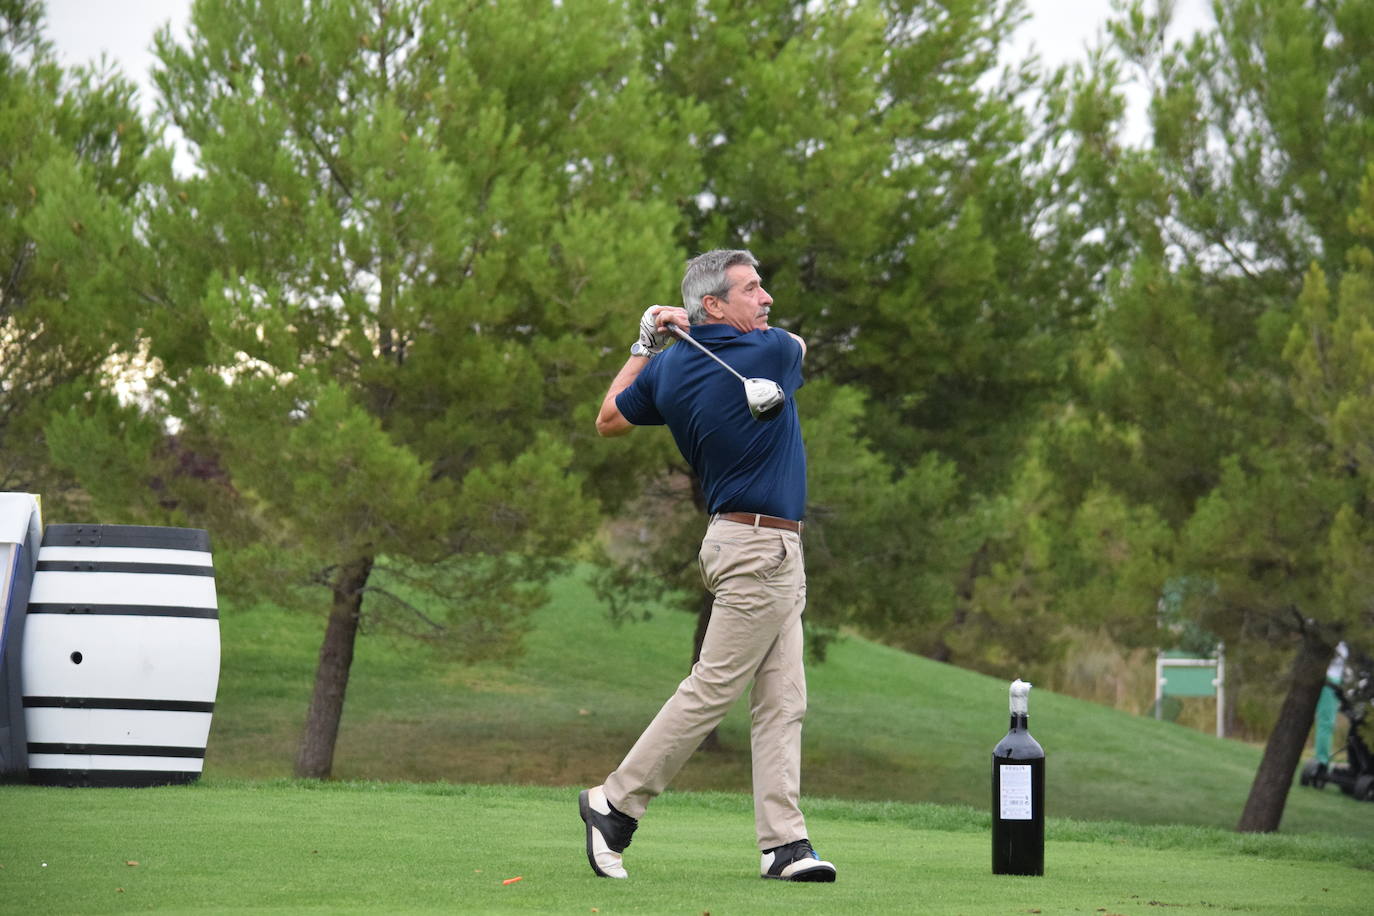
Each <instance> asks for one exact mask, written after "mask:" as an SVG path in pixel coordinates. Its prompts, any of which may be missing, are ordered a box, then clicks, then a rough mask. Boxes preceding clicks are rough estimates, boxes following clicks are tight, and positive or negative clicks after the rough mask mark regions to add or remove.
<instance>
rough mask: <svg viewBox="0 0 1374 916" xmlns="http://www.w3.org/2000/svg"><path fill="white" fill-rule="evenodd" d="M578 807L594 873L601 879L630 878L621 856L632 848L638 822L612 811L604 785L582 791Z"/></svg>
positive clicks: (589, 860)
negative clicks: (585, 832) (584, 827)
mask: <svg viewBox="0 0 1374 916" xmlns="http://www.w3.org/2000/svg"><path fill="white" fill-rule="evenodd" d="M577 807H578V810H579V811H580V812H581V813H582V821H583V822H584V823H585V824H586V825H587V862H588V863H590V864H591V866H592V871H594V872H596V873H597V875H599V876H600V877H602V878H628V877H629V874H628V873H626V871H625V866H624V864H622V863H621V860H620V854H621V853H622V852H624V851H625V847H627V846H629V845H630V837H631V836H632V835H633V834H634V832H635V828H636V827H638V826H639V821H637V820H635V819H634V818H632V817H630V816H629V815H628V814H621V813H620V812H619V811H617V810H615V809H614V808H612V807H611V803H610V802H608V801H607V800H606V790H605V788H604V787H603V786H597V787H596V788H594V789H583V790H582V794H581V795H579V796H578V797H577Z"/></svg>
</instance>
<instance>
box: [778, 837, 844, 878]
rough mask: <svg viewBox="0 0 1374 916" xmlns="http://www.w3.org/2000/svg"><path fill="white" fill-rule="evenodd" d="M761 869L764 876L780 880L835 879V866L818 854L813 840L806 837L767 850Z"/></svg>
mask: <svg viewBox="0 0 1374 916" xmlns="http://www.w3.org/2000/svg"><path fill="white" fill-rule="evenodd" d="M759 871H760V872H761V873H762V877H764V878H777V879H778V880H779V881H834V880H835V866H834V865H831V864H830V863H829V862H827V861H825V860H824V859H822V858H821V857H820V856H818V855H816V850H814V849H812V848H811V841H810V840H808V839H806V838H805V837H803V838H802V839H800V840H797V841H796V842H795V843H788V844H787V845H786V846H778V847H776V848H774V849H768V850H765V851H764V853H763V862H762V864H760V865H759Z"/></svg>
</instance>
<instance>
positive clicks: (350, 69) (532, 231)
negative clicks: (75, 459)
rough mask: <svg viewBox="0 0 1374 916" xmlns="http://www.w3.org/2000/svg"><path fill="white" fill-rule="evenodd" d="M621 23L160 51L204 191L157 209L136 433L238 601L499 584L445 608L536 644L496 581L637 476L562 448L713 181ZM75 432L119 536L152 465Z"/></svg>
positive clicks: (428, 20) (318, 14) (600, 455)
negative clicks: (150, 365)
mask: <svg viewBox="0 0 1374 916" xmlns="http://www.w3.org/2000/svg"><path fill="white" fill-rule="evenodd" d="M535 6H538V14H537V15H535V9H534V7H535ZM625 16H626V14H625V11H624V10H623V9H620V8H618V7H617V6H615V5H613V4H606V3H588V2H574V3H566V4H560V5H558V6H556V7H552V8H548V7H546V5H542V4H525V5H524V6H523V7H522V6H521V5H519V4H509V3H501V4H496V3H483V4H475V5H474V4H460V3H424V4H422V3H396V4H390V5H388V6H386V7H378V8H369V7H365V6H361V5H358V4H353V3H322V4H305V3H296V4H280V3H259V2H255V0H242V2H235V3H216V4H197V6H196V7H195V10H194V13H193V16H192V22H191V28H190V30H189V37H188V40H187V42H186V43H185V44H177V43H176V42H175V41H174V40H173V38H172V36H171V35H170V33H163V34H162V35H160V36H159V38H158V53H159V56H160V58H161V61H162V66H161V68H160V69H159V70H158V71H157V72H156V73H155V80H156V82H157V84H158V87H159V90H160V93H161V97H160V99H159V103H158V104H159V108H160V113H161V114H162V115H164V116H165V117H167V118H168V119H169V120H171V121H172V122H174V123H175V124H176V125H177V126H178V127H179V128H180V130H181V131H182V133H183V134H184V136H185V139H186V142H187V143H188V144H189V145H190V148H191V150H192V154H193V158H194V161H195V165H196V168H195V171H194V172H193V173H191V174H187V175H177V174H173V173H172V172H171V171H170V168H169V167H168V166H169V163H168V161H167V160H166V159H159V160H156V161H155V162H154V164H153V166H152V169H153V171H154V173H155V177H156V185H155V186H154V187H152V188H150V189H149V190H148V192H147V193H146V195H145V196H144V197H143V198H142V199H141V200H140V201H139V204H140V205H141V208H140V215H139V219H140V220H141V221H142V224H143V225H144V226H145V231H144V232H143V238H144V241H145V244H144V245H142V246H140V249H139V250H138V251H137V252H136V253H135V256H134V257H133V258H132V259H131V261H132V263H133V264H134V265H135V267H136V273H135V275H134V276H133V278H132V284H133V285H134V287H135V291H136V297H137V301H141V302H143V303H146V306H147V307H146V308H145V309H144V310H143V311H142V312H141V313H140V314H139V315H138V316H137V321H138V325H139V326H140V327H141V328H142V330H143V334H144V344H145V346H146V347H147V352H148V354H149V355H150V357H151V358H152V359H155V360H157V361H158V365H159V366H160V367H161V372H160V373H159V374H158V375H157V376H156V378H155V379H154V380H153V387H154V391H153V397H152V398H151V399H150V401H149V402H148V403H147V404H144V405H142V409H143V410H144V411H146V412H147V415H148V416H150V417H155V418H156V422H158V423H161V424H163V425H165V426H167V427H168V428H171V429H174V430H175V431H176V440H175V448H174V449H172V451H174V452H176V454H177V455H179V456H181V457H182V458H186V457H187V456H195V458H196V459H197V460H196V461H192V462H190V463H191V464H192V465H193V467H192V468H191V469H190V470H189V471H188V469H187V468H186V467H185V465H186V463H187V462H186V461H182V462H180V463H177V462H173V463H172V466H171V467H170V468H169V469H167V471H168V472H167V474H166V475H165V477H166V479H164V480H162V482H161V489H162V493H161V496H162V499H161V500H160V505H162V506H163V508H164V517H165V518H167V519H168V520H171V519H182V520H184V519H191V520H192V521H197V520H198V521H199V522H200V523H202V524H206V525H207V526H212V527H214V528H215V530H216V532H217V534H218V535H219V540H218V542H217V543H218V546H219V547H220V548H221V549H222V550H224V551H225V552H226V553H228V554H232V556H229V557H227V559H226V562H227V563H229V564H230V567H231V568H232V569H234V570H235V571H236V572H237V573H239V574H241V575H244V576H247V581H245V582H240V583H238V587H240V588H245V589H247V588H251V587H263V588H273V589H282V588H287V587H290V586H292V585H294V586H300V585H310V584H312V583H313V584H319V585H325V584H328V583H330V582H331V581H332V577H333V575H334V572H333V571H335V570H337V569H340V568H342V566H343V565H344V564H346V563H349V562H351V561H353V560H354V559H355V558H359V557H373V556H378V555H385V556H387V557H391V558H393V559H394V561H395V562H397V563H420V564H422V563H440V564H441V565H442V564H443V563H445V562H448V560H447V558H453V557H457V558H461V557H479V556H480V557H489V558H491V559H490V560H489V561H488V562H487V563H486V564H485V566H484V572H483V573H482V576H481V577H479V578H478V579H477V580H471V581H470V582H469V585H470V586H471V588H473V589H475V590H474V591H470V592H468V593H467V594H466V595H465V596H462V595H454V594H453V591H452V589H451V588H446V589H445V590H444V592H443V593H444V594H447V595H449V596H450V597H452V598H453V599H454V600H455V601H469V602H471V606H470V608H469V610H471V611H472V612H473V613H474V614H477V615H478V616H481V615H483V614H485V615H487V616H491V615H496V614H498V611H499V607H500V602H499V601H497V600H495V597H494V596H499V595H507V596H511V597H512V599H513V600H512V601H511V604H510V606H509V611H510V614H511V616H512V620H513V621H514V620H516V619H517V618H518V617H519V616H520V614H521V610H520V608H522V607H523V606H524V605H525V604H526V603H527V602H524V601H523V600H514V596H515V595H516V594H517V592H518V590H519V586H518V584H517V581H516V578H515V577H520V576H527V575H533V574H534V573H536V572H537V571H538V570H539V569H540V568H541V567H540V566H539V565H537V564H524V565H520V566H518V567H512V566H510V565H508V564H506V563H504V562H503V561H502V560H501V559H500V558H501V557H504V556H506V555H508V554H511V553H516V554H522V555H526V556H529V557H531V558H539V557H544V556H556V555H558V554H561V553H562V552H564V551H566V550H567V549H568V548H569V546H570V545H571V544H572V543H573V542H574V541H575V540H577V539H579V538H581V537H582V536H584V535H585V533H586V531H587V530H588V528H589V527H590V525H591V524H592V522H593V520H594V518H595V514H596V497H597V492H596V490H595V489H593V488H592V487H589V485H588V481H591V483H593V484H598V483H602V482H604V481H606V480H608V479H611V478H613V477H615V476H616V475H617V474H618V473H619V472H618V471H616V470H615V469H616V468H619V467H623V464H620V463H618V462H617V460H616V458H615V457H614V456H613V455H612V453H610V452H609V451H598V450H590V451H589V450H585V449H574V448H572V447H570V445H569V443H571V442H575V441H576V440H577V439H578V438H586V437H585V436H580V435H579V427H582V425H583V424H584V423H585V427H583V428H586V429H587V431H588V433H589V432H590V422H587V420H588V418H587V417H586V415H585V412H584V411H582V410H581V409H580V408H581V405H583V404H586V403H588V402H590V401H592V400H593V398H595V397H597V396H599V393H600V391H601V390H602V389H603V388H604V384H605V383H604V380H603V379H602V378H600V377H598V372H599V371H600V362H601V358H602V354H603V352H604V349H603V348H606V347H609V346H611V345H613V344H614V345H617V346H618V345H619V344H620V343H621V340H620V337H619V336H618V335H617V334H616V333H615V328H614V327H611V326H608V324H607V322H605V321H603V315H604V314H606V313H607V311H610V312H611V313H614V312H616V311H624V312H626V313H629V312H630V311H631V310H634V311H636V312H637V311H638V310H639V309H640V308H642V305H641V304H642V303H643V302H645V301H646V300H651V299H652V297H653V295H654V294H655V292H656V291H657V290H658V289H660V288H662V286H663V285H664V284H665V281H666V279H667V278H669V277H670V276H671V273H672V270H671V267H669V266H667V265H670V264H671V263H672V262H674V261H676V260H677V259H678V255H677V252H676V250H675V248H674V247H673V241H672V239H673V235H674V226H675V222H676V220H677V216H676V213H675V209H674V203H673V202H674V200H675V198H676V197H677V196H680V195H681V194H684V193H686V192H687V190H688V189H689V188H690V187H691V186H692V184H693V182H694V180H695V176H696V174H697V167H696V164H695V162H694V160H693V158H692V156H691V155H690V154H689V153H688V151H687V149H686V146H685V144H683V143H681V142H679V140H680V138H681V137H683V136H686V134H687V133H688V132H690V131H692V130H693V129H694V128H695V126H696V124H697V121H698V118H697V116H696V115H695V113H694V109H693V106H692V105H690V104H688V103H681V104H676V105H670V106H669V107H671V108H673V109H674V110H675V111H676V112H677V113H678V114H679V115H680V118H679V121H678V127H677V128H676V129H677V130H680V131H681V133H680V134H676V133H674V130H673V129H664V125H663V124H660V123H659V122H658V117H659V114H660V113H661V112H662V111H663V104H662V100H661V99H660V98H659V97H658V95H657V94H656V92H655V91H654V89H653V87H652V85H651V84H650V83H649V82H647V81H646V80H645V79H644V77H643V76H642V75H641V74H640V73H639V72H638V70H637V69H636V52H637V49H636V45H635V40H636V36H635V35H634V33H633V31H632V30H628V29H626V28H625V26H626V25H627V21H626V19H625ZM550 87H559V88H558V89H557V91H549V89H550ZM651 126H652V128H653V129H650V128H651ZM632 265H633V266H632ZM127 285H129V284H128V283H126V286H127ZM107 413H110V412H108V411H107ZM119 422H127V418H125V419H124V420H121V421H119ZM83 424H84V426H85V427H86V428H87V429H86V432H85V433H84V435H85V436H86V437H87V438H95V432H94V431H93V430H92V429H90V427H95V426H100V425H102V424H103V428H104V430H105V435H104V441H105V443H106V445H107V446H108V448H107V449H106V452H105V454H107V455H110V456H114V455H116V454H122V455H123V456H124V457H125V458H126V459H127V460H126V462H125V467H124V468H122V469H119V470H118V473H116V474H115V475H114V477H113V478H112V480H118V481H119V485H118V486H108V487H103V486H102V485H100V484H99V483H98V482H91V483H90V487H89V488H90V490H91V492H92V495H93V496H94V497H95V499H96V504H97V507H98V508H99V509H101V510H102V511H105V512H112V513H118V512H124V511H127V509H128V507H129V504H130V503H132V502H135V501H136V500H135V499H134V498H133V497H135V496H136V494H137V491H138V487H137V485H136V480H137V478H138V477H139V475H140V474H142V475H144V476H145V477H146V476H147V475H149V474H150V471H151V470H152V469H153V468H154V467H155V465H154V464H150V463H149V461H148V460H147V457H148V455H149V453H150V449H148V448H146V447H145V448H143V449H142V451H141V452H139V454H134V453H133V449H132V445H131V446H130V447H129V448H126V449H124V450H123V452H122V453H120V452H119V450H118V449H116V448H115V445H116V443H117V442H118V441H119V436H120V433H119V429H118V427H117V425H116V422H115V420H114V419H113V417H112V416H106V415H105V414H101V413H97V412H90V413H89V415H88V416H87V417H86V418H85V419H84V420H82V421H81V424H78V423H77V422H76V421H71V422H70V423H68V427H71V429H70V430H69V431H68V432H67V433H66V434H67V435H68V436H69V438H74V437H76V427H77V426H78V425H83ZM55 428H56V427H55ZM64 429H65V427H64ZM139 441H142V440H139ZM144 445H145V446H146V443H144ZM74 470H78V469H76V468H74ZM84 479H85V477H83V480H84ZM121 493H123V494H124V495H123V497H122V498H121ZM608 495H610V496H611V498H612V500H614V498H615V497H614V494H613V493H612V494H608ZM460 565H461V564H460ZM479 565H480V564H479ZM498 570H499V571H501V572H502V573H504V574H505V575H506V576H508V577H512V578H508V579H506V580H504V583H503V584H501V585H499V586H498V583H497V581H496V579H497V578H498V577H497V571H498ZM463 579H464V577H463V576H459V577H458V578H457V579H455V580H454V581H461V580H463ZM450 585H452V582H451V583H450ZM480 608H485V609H486V610H480ZM377 610H378V612H379V613H380V612H382V610H383V608H378V609H377ZM478 629H479V630H480V629H481V628H478ZM445 632H446V633H447V634H448V635H449V636H451V637H454V638H457V634H459V633H462V632H467V630H465V629H464V628H463V627H452V628H447V629H445ZM473 632H476V631H473ZM475 638H476V639H477V642H474V643H473V644H472V645H470V646H468V648H472V646H473V645H476V644H477V643H478V642H482V641H484V640H485V637H481V636H477V637H475ZM460 651H466V649H462V650H460ZM502 651H504V650H502Z"/></svg>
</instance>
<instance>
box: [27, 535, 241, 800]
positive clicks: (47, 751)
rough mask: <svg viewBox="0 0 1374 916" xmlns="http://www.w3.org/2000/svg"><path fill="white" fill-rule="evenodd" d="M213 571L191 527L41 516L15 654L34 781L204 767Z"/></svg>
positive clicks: (105, 778)
mask: <svg viewBox="0 0 1374 916" xmlns="http://www.w3.org/2000/svg"><path fill="white" fill-rule="evenodd" d="M214 572H215V571H214V567H213V565H212V564H211V557H210V537H209V535H208V534H207V533H206V532H205V531H201V530H199V529H192V528H154V527H144V526H137V525H50V526H48V528H47V530H46V531H45V532H44V534H43V543H42V547H41V548H40V549H39V552H38V568H37V571H36V572H35V574H34V578H33V587H32V590H31V593H30V595H29V606H28V614H27V618H26V625H25V630H24V645H23V652H22V681H23V693H24V723H25V726H26V729H27V732H28V736H27V737H28V758H29V759H28V764H29V781H30V782H35V783H40V784H45V785H68V786H152V785H167V784H171V783H186V782H191V781H193V780H195V779H196V778H197V777H199V776H200V773H201V770H202V768H203V765H204V762H205V744H206V741H207V740H208V738H209V735H210V717H211V713H212V712H213V711H214V708H215V692H216V690H217V688H218V686H219V655H220V648H219V611H218V605H217V602H216V598H215V579H214Z"/></svg>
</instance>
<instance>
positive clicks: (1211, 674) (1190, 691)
mask: <svg viewBox="0 0 1374 916" xmlns="http://www.w3.org/2000/svg"><path fill="white" fill-rule="evenodd" d="M1216 676H1217V669H1216V666H1215V665H1206V666H1201V665H1199V666H1196V667H1192V666H1189V667H1185V666H1182V665H1169V666H1168V667H1166V668H1165V669H1164V695H1165V696H1170V697H1212V696H1216V694H1217V688H1216V685H1215V684H1213V683H1212V681H1214V680H1216Z"/></svg>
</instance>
